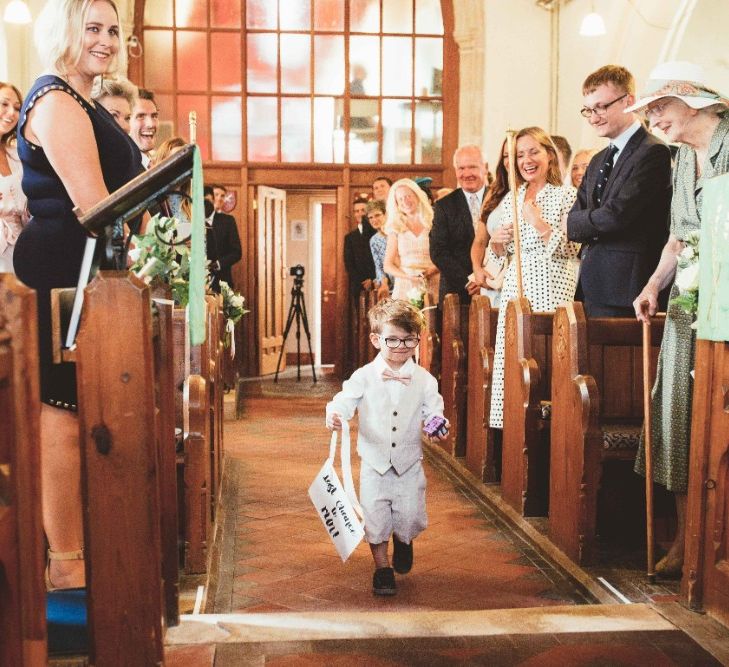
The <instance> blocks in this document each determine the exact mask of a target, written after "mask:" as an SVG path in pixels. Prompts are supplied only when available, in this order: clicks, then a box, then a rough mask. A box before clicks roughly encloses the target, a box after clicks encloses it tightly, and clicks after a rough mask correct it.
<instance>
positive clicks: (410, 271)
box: [385, 178, 440, 303]
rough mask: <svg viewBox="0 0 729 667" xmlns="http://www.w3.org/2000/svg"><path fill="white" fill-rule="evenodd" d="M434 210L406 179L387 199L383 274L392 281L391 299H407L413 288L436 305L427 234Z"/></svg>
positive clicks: (436, 273) (436, 275)
mask: <svg viewBox="0 0 729 667" xmlns="http://www.w3.org/2000/svg"><path fill="white" fill-rule="evenodd" d="M432 226H433V209H432V208H431V207H430V202H429V201H428V197H427V196H426V194H425V192H423V190H421V189H420V187H418V185H417V184H416V183H415V182H414V181H411V180H410V179H409V178H401V179H400V180H399V181H395V183H394V184H393V186H392V188H391V189H390V194H389V195H388V197H387V222H386V223H385V233H386V234H387V251H386V253H385V271H386V272H387V273H388V274H390V275H391V276H392V277H393V279H394V280H395V287H394V289H393V290H392V298H393V299H405V300H407V299H408V296H407V293H408V291H409V290H410V289H412V288H413V287H416V288H417V289H419V290H421V291H422V292H423V293H427V294H428V296H429V300H430V303H437V302H438V283H439V277H440V276H439V271H438V267H436V266H435V264H433V262H432V261H431V259H430V240H429V238H428V233H429V232H430V229H431V227H432Z"/></svg>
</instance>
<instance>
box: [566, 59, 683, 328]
mask: <svg viewBox="0 0 729 667" xmlns="http://www.w3.org/2000/svg"><path fill="white" fill-rule="evenodd" d="M582 94H583V96H584V106H583V107H582V110H581V112H580V113H581V114H582V115H583V116H584V117H585V118H586V119H587V120H588V121H589V123H590V125H592V127H593V128H594V129H595V131H596V132H597V134H598V136H601V137H606V138H608V139H609V140H610V144H609V145H608V147H607V148H605V149H604V150H602V151H600V152H599V153H597V154H596V155H595V156H594V157H593V158H592V160H591V161H590V164H589V166H588V167H587V172H586V173H585V176H584V178H583V179H582V183H581V184H580V188H579V190H578V192H577V201H576V202H575V205H574V206H573V207H572V210H571V211H570V213H569V215H568V216H567V236H568V237H569V239H570V240H571V241H578V242H579V243H582V251H581V254H580V256H581V258H582V262H581V266H580V281H579V285H578V288H577V293H578V298H582V300H583V301H584V304H585V312H586V313H587V315H588V316H592V317H635V310H634V309H633V300H634V299H635V297H636V296H638V294H639V293H640V291H641V289H642V288H643V285H645V283H646V282H647V281H648V278H649V277H650V276H651V274H652V273H653V271H654V269H655V268H656V265H657V264H658V260H659V259H660V255H661V249H662V248H663V245H664V244H665V242H666V239H667V237H668V229H669V211H670V206H671V194H672V187H671V152H670V150H669V148H668V146H666V144H664V143H663V142H662V141H660V140H659V139H657V138H656V137H654V136H653V135H652V134H650V133H649V132H647V131H646V129H645V127H644V126H643V125H642V124H641V122H640V121H639V120H638V118H637V116H636V115H635V114H634V113H625V112H624V110H625V109H626V108H627V107H629V106H630V105H632V104H633V102H634V99H635V80H634V79H633V75H632V74H631V73H630V72H629V71H628V70H627V69H625V68H624V67H619V66H617V65H606V66H605V67H601V68H600V69H599V70H597V71H596V72H593V73H592V74H590V75H589V76H588V77H587V79H585V82H584V83H583V85H582Z"/></svg>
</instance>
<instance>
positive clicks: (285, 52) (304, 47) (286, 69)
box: [281, 35, 311, 93]
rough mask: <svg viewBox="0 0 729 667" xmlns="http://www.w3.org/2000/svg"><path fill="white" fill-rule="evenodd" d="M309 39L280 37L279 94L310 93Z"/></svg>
mask: <svg viewBox="0 0 729 667" xmlns="http://www.w3.org/2000/svg"><path fill="white" fill-rule="evenodd" d="M310 50H311V37H310V36H309V35H281V92H283V93H308V92H310V91H311V56H310Z"/></svg>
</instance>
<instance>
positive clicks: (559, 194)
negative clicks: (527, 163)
mask: <svg viewBox="0 0 729 667" xmlns="http://www.w3.org/2000/svg"><path fill="white" fill-rule="evenodd" d="M525 194H526V184H522V185H521V187H520V188H519V191H518V195H517V214H518V217H519V233H520V235H521V264H522V269H521V271H522V283H523V287H524V296H525V297H526V298H527V299H529V303H530V304H531V307H532V310H533V311H535V312H546V311H552V310H554V309H555V308H556V307H557V306H558V305H559V304H561V303H565V302H566V301H572V300H573V299H574V296H575V289H576V287H577V254H578V252H579V250H580V244H579V243H573V242H572V241H568V240H567V237H566V236H565V233H564V232H563V231H562V228H561V226H560V221H561V220H562V216H563V215H565V214H566V213H568V212H569V210H570V209H571V208H572V204H574V203H575V199H576V198H577V190H576V189H575V188H573V187H572V186H571V185H551V184H550V183H547V184H546V185H545V186H544V187H543V188H542V189H541V190H540V191H539V193H538V194H537V196H536V200H535V201H536V204H537V205H538V206H539V207H540V208H541V210H542V218H543V219H544V221H545V222H548V223H549V225H550V226H551V227H552V234H551V235H550V236H549V238H548V239H546V241H545V240H542V239H541V238H540V237H539V234H537V230H536V229H534V227H532V226H531V225H530V224H529V223H528V222H526V220H524V217H523V215H522V210H523V206H524V196H525ZM512 197H513V195H512V193H511V192H510V193H508V194H507V195H506V196H505V197H504V199H503V200H502V208H503V218H502V224H510V223H512V220H513V213H512V210H513V204H512ZM489 252H491V251H490V250H489ZM506 252H507V255H509V256H510V263H509V268H508V269H507V271H506V277H505V278H504V285H503V288H502V290H501V303H500V304H499V320H498V325H497V329H496V347H495V350H494V373H493V384H492V389H491V417H490V424H491V427H492V428H503V426H504V325H505V323H506V306H507V304H508V303H509V301H511V299H514V298H516V296H517V287H516V261H511V260H512V259H513V254H514V243H513V242H512V243H510V244H509V245H508V246H507V248H506Z"/></svg>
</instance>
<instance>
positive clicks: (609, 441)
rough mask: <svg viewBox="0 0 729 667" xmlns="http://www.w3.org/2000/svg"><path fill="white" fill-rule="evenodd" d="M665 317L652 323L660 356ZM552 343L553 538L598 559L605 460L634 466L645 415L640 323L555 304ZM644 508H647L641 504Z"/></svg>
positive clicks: (582, 559) (573, 552) (581, 558)
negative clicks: (598, 521)
mask: <svg viewBox="0 0 729 667" xmlns="http://www.w3.org/2000/svg"><path fill="white" fill-rule="evenodd" d="M663 322H664V320H663V318H654V323H653V325H652V327H651V335H652V341H651V342H652V345H653V349H652V355H653V358H654V362H653V365H654V367H655V358H656V357H657V354H658V349H659V347H660V342H661V337H662V334H663ZM553 331H554V333H553V341H552V416H551V420H552V422H551V452H550V495H549V537H550V539H551V540H552V542H553V543H554V544H555V545H557V546H558V547H559V548H560V549H561V550H562V551H564V553H565V554H567V556H569V557H570V558H571V559H573V560H574V561H575V562H577V563H580V564H587V563H590V562H591V561H593V559H594V556H595V531H596V516H597V500H598V489H599V486H600V481H601V475H602V467H603V466H602V464H603V463H604V462H606V461H615V460H618V461H620V460H622V461H625V462H626V465H627V466H632V463H633V461H634V459H635V452H636V448H637V445H638V441H639V437H640V430H641V424H642V420H643V384H642V351H641V350H642V326H641V324H640V322H638V321H637V320H634V319H629V318H611V319H608V318H605V319H602V318H600V319H590V320H588V319H587V318H586V317H585V313H584V309H583V307H582V304H581V303H569V304H565V305H562V306H559V307H558V308H557V311H556V313H555V316H554V330H553ZM636 511H641V512H642V511H643V508H642V507H641V508H636Z"/></svg>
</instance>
